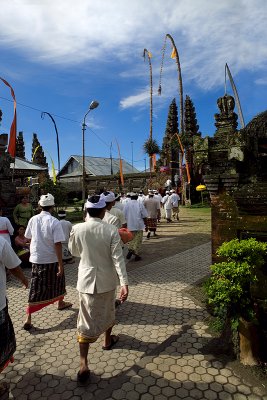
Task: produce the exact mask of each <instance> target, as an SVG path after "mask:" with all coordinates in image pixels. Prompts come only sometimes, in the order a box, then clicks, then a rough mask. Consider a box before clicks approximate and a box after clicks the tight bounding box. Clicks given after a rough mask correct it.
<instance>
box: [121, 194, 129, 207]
mask: <svg viewBox="0 0 267 400" xmlns="http://www.w3.org/2000/svg"><path fill="white" fill-rule="evenodd" d="M129 201H131V193H129V192H128V193H127V194H126V197H124V198H123V199H122V201H121V203H122V205H123V208H124V206H125V204H127V203H128V202H129Z"/></svg>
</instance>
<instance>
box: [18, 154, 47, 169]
mask: <svg viewBox="0 0 267 400" xmlns="http://www.w3.org/2000/svg"><path fill="white" fill-rule="evenodd" d="M10 168H11V169H13V168H14V163H10ZM14 169H15V170H18V169H19V170H20V169H23V170H29V171H32V170H33V171H40V172H41V171H46V170H47V168H46V167H41V166H40V165H38V164H34V163H32V162H30V161H27V160H24V159H23V158H19V157H16V158H15V168H14Z"/></svg>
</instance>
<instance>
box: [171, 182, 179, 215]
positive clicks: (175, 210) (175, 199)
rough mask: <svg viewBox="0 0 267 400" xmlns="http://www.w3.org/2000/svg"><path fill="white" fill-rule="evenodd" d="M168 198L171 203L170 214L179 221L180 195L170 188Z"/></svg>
mask: <svg viewBox="0 0 267 400" xmlns="http://www.w3.org/2000/svg"><path fill="white" fill-rule="evenodd" d="M170 200H171V203H172V216H173V219H176V220H177V221H179V201H180V196H179V195H178V194H177V193H176V192H175V190H174V189H172V190H171V195H170Z"/></svg>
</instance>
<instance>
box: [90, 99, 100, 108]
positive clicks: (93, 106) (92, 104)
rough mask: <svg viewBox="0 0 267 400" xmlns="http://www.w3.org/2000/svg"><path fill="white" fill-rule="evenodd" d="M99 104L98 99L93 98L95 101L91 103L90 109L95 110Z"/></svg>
mask: <svg viewBox="0 0 267 400" xmlns="http://www.w3.org/2000/svg"><path fill="white" fill-rule="evenodd" d="M98 106H99V103H98V101H96V100H93V101H92V102H91V103H90V106H89V110H94V109H95V108H97V107H98Z"/></svg>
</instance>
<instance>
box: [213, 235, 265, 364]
mask: <svg viewBox="0 0 267 400" xmlns="http://www.w3.org/2000/svg"><path fill="white" fill-rule="evenodd" d="M266 251H267V243H263V242H258V241H257V240H256V239H253V238H251V239H246V240H238V239H234V240H231V241H230V242H225V243H223V244H222V245H221V246H220V247H219V249H218V250H217V255H218V256H219V257H221V258H222V260H223V261H221V262H219V263H215V264H213V265H212V266H211V271H212V275H211V277H210V278H209V279H208V280H207V282H206V283H205V291H206V293H207V296H208V304H209V306H211V307H212V310H213V313H214V315H215V316H216V317H217V318H218V319H219V320H220V321H221V323H222V324H223V326H224V328H227V326H228V327H229V325H230V326H231V331H233V330H234V329H237V330H238V333H239V351H240V361H241V362H242V363H243V364H246V365H255V364H257V357H258V354H257V353H258V342H259V341H258V339H257V329H256V325H257V317H256V312H255V311H256V308H255V302H254V298H253V297H252V294H251V285H252V284H253V283H254V282H256V281H257V269H258V268H261V267H262V266H263V265H264V263H265V257H266Z"/></svg>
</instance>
